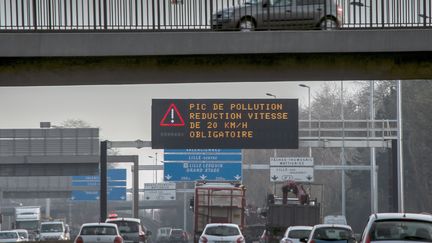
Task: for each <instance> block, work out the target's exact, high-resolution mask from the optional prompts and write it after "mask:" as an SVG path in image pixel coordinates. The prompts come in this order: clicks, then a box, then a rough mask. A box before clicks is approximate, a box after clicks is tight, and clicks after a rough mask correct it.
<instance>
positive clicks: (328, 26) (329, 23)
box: [319, 18, 339, 30]
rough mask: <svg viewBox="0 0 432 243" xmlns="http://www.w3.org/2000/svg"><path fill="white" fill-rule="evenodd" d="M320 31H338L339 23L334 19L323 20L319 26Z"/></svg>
mask: <svg viewBox="0 0 432 243" xmlns="http://www.w3.org/2000/svg"><path fill="white" fill-rule="evenodd" d="M319 28H320V30H336V29H338V28H339V27H338V23H337V21H336V20H335V19H333V18H326V19H323V20H321V22H320V24H319Z"/></svg>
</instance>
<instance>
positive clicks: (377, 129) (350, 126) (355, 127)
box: [299, 120, 398, 141]
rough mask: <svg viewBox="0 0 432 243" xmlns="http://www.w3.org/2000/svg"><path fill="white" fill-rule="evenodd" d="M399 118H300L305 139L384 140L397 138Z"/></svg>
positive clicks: (300, 125) (300, 126)
mask: <svg viewBox="0 0 432 243" xmlns="http://www.w3.org/2000/svg"><path fill="white" fill-rule="evenodd" d="M397 132H398V129H397V120H311V121H310V122H309V121H308V120H300V121H299V136H300V137H302V138H303V139H305V140H361V141H372V140H374V141H377V140H380V141H384V140H392V139H397Z"/></svg>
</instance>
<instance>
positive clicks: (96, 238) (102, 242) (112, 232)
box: [74, 223, 123, 243]
mask: <svg viewBox="0 0 432 243" xmlns="http://www.w3.org/2000/svg"><path fill="white" fill-rule="evenodd" d="M74 243H123V238H122V237H121V236H120V232H119V230H118V228H117V225H116V224H112V223H87V224H83V225H82V226H81V229H80V232H79V234H78V235H77V237H76V239H75V242H74Z"/></svg>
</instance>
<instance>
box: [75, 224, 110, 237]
mask: <svg viewBox="0 0 432 243" xmlns="http://www.w3.org/2000/svg"><path fill="white" fill-rule="evenodd" d="M81 235H117V233H116V229H115V228H114V227H110V226H86V227H83V228H82V230H81Z"/></svg>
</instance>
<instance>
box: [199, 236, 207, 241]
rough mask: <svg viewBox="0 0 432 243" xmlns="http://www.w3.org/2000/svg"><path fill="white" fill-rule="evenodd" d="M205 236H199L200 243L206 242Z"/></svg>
mask: <svg viewBox="0 0 432 243" xmlns="http://www.w3.org/2000/svg"><path fill="white" fill-rule="evenodd" d="M207 241H208V240H207V238H206V237H205V236H201V237H200V242H202V243H207Z"/></svg>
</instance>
